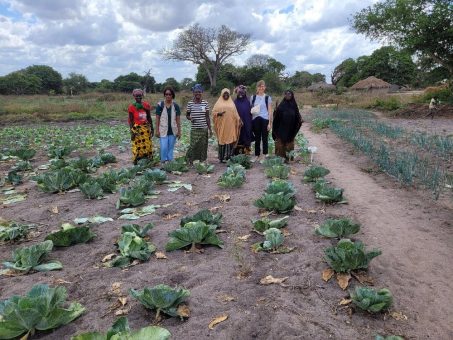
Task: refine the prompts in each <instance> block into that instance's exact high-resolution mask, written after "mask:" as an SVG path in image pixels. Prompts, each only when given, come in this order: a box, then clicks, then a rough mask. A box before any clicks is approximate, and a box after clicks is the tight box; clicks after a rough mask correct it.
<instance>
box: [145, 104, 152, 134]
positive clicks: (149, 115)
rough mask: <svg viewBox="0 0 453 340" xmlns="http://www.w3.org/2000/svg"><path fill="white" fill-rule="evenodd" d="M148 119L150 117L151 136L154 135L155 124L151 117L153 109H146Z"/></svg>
mask: <svg viewBox="0 0 453 340" xmlns="http://www.w3.org/2000/svg"><path fill="white" fill-rule="evenodd" d="M146 119H148V123H149V130H150V131H149V134H150V136H151V137H153V136H154V126H153V120H152V119H151V110H146Z"/></svg>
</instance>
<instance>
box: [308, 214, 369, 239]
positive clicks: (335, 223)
mask: <svg viewBox="0 0 453 340" xmlns="http://www.w3.org/2000/svg"><path fill="white" fill-rule="evenodd" d="M359 230H360V224H358V223H354V222H352V221H351V220H350V219H348V218H340V219H328V220H327V221H325V222H324V223H323V224H321V225H320V226H319V227H317V228H316V229H315V233H316V234H317V235H321V236H324V237H336V238H343V237H345V236H349V235H352V234H357V233H358V232H359Z"/></svg>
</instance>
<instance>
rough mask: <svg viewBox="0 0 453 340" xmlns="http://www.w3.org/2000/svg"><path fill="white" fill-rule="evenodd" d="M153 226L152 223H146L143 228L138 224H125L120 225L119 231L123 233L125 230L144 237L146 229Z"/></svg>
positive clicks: (146, 233)
mask: <svg viewBox="0 0 453 340" xmlns="http://www.w3.org/2000/svg"><path fill="white" fill-rule="evenodd" d="M153 228H154V224H153V223H148V224H146V225H145V226H144V227H143V228H142V227H140V226H139V225H138V224H125V225H123V226H121V233H122V234H124V233H126V232H129V233H135V234H137V236H140V237H146V236H147V235H148V231H150V230H151V229H153Z"/></svg>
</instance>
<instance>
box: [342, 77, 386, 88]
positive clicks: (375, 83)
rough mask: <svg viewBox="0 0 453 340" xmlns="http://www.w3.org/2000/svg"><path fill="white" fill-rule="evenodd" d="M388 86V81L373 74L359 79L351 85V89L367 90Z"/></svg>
mask: <svg viewBox="0 0 453 340" xmlns="http://www.w3.org/2000/svg"><path fill="white" fill-rule="evenodd" d="M389 88H390V84H389V83H387V82H386V81H384V80H382V79H379V78H376V77H373V76H371V77H368V78H366V79H363V80H360V81H358V82H357V83H355V84H354V85H352V86H351V89H352V90H368V91H370V90H388V89H389Z"/></svg>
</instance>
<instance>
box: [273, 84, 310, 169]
mask: <svg viewBox="0 0 453 340" xmlns="http://www.w3.org/2000/svg"><path fill="white" fill-rule="evenodd" d="M302 122H303V120H302V116H301V115H300V112H299V107H298V106H297V103H296V100H295V99H294V93H293V91H291V90H286V91H285V97H284V99H283V100H282V102H281V103H280V104H279V105H278V106H277V108H276V109H275V112H274V121H273V123H272V138H273V139H274V141H275V154H276V155H277V156H280V157H283V158H285V159H286V161H287V162H288V160H289V156H288V154H289V153H290V152H291V151H293V150H294V139H295V138H296V135H297V133H298V132H299V129H300V127H301V126H302Z"/></svg>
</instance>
